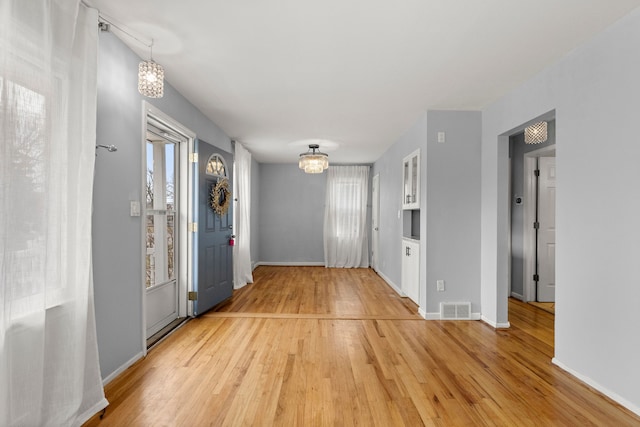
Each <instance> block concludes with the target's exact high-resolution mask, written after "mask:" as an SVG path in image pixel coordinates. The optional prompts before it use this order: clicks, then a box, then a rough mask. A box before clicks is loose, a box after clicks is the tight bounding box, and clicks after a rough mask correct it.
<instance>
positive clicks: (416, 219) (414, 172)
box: [402, 149, 420, 304]
mask: <svg viewBox="0 0 640 427" xmlns="http://www.w3.org/2000/svg"><path fill="white" fill-rule="evenodd" d="M402 209H403V214H402V291H403V292H404V293H405V295H406V296H407V297H409V298H411V300H413V301H414V302H415V303H416V304H419V302H418V301H419V296H420V149H418V150H416V151H414V152H413V153H411V154H409V155H408V156H407V157H405V158H404V159H403V160H402Z"/></svg>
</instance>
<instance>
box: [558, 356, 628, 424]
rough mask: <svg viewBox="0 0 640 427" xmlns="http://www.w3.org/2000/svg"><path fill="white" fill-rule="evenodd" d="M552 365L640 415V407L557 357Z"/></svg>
mask: <svg viewBox="0 0 640 427" xmlns="http://www.w3.org/2000/svg"><path fill="white" fill-rule="evenodd" d="M551 363H553V364H554V365H556V366H557V367H559V368H560V369H562V370H563V371H565V372H567V373H569V374H571V375H573V376H574V377H576V378H577V379H579V380H580V381H582V382H583V383H585V384H587V385H588V386H590V387H593V388H594V389H596V390H598V391H599V392H600V393H602V394H604V395H605V396H607V397H608V398H610V399H612V400H615V401H616V402H618V403H619V404H620V405H622V406H624V407H625V408H627V409H628V410H630V411H631V412H633V413H635V414H636V415H640V407H638V406H636V405H634V404H633V403H631V402H629V401H628V400H627V399H625V398H623V397H622V396H620V395H619V394H617V393H614V392H612V391H611V390H609V389H607V388H606V387H603V386H602V385H601V384H600V383H598V382H596V381H594V380H592V379H591V378H589V377H587V376H585V375H582V374H580V373H578V372H576V371H574V370H573V369H571V368H569V367H568V366H567V365H565V364H564V363H562V362H560V361H559V360H558V359H556V358H555V357H554V358H553V359H551Z"/></svg>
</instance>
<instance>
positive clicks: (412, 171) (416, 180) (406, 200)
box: [402, 149, 420, 209]
mask: <svg viewBox="0 0 640 427" xmlns="http://www.w3.org/2000/svg"><path fill="white" fill-rule="evenodd" d="M402 209H420V149H418V150H416V151H414V152H413V153H411V154H409V155H408V156H407V157H405V158H404V160H403V161H402Z"/></svg>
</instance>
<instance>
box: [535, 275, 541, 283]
mask: <svg viewBox="0 0 640 427" xmlns="http://www.w3.org/2000/svg"><path fill="white" fill-rule="evenodd" d="M533 281H534V282H539V281H540V276H538V275H537V274H534V275H533Z"/></svg>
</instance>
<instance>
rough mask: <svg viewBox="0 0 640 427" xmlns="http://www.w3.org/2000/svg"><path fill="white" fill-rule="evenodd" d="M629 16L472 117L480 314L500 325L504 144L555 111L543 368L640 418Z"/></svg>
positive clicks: (636, 110)
mask: <svg viewBox="0 0 640 427" xmlns="http://www.w3.org/2000/svg"><path fill="white" fill-rule="evenodd" d="M639 40H640V9H636V10H634V11H633V12H631V13H630V14H628V15H627V16H625V17H623V18H622V19H620V20H619V21H618V22H616V23H615V24H614V25H612V26H610V27H609V28H607V29H606V30H605V31H603V32H602V33H600V34H599V35H597V36H596V37H594V38H593V39H591V40H590V41H588V42H587V43H585V44H584V45H582V46H580V47H578V48H576V49H575V50H574V51H572V52H571V53H570V54H568V55H566V56H565V57H563V58H562V59H561V60H559V61H558V62H556V63H554V64H552V65H551V66H549V67H547V68H545V69H544V70H542V71H541V72H540V73H539V74H537V75H536V76H535V77H534V78H532V79H530V80H528V81H527V82H525V83H524V84H523V85H521V86H520V87H518V88H517V89H515V90H514V91H512V92H511V93H509V94H508V95H506V96H504V97H502V98H501V99H499V100H498V101H496V102H495V103H493V104H492V105H490V106H489V107H487V108H486V109H485V110H484V111H483V121H482V133H483V135H482V282H481V287H482V311H483V315H484V316H485V317H486V318H487V319H488V320H489V321H492V322H496V323H503V322H506V321H507V320H508V317H507V316H508V312H507V295H508V291H509V289H508V268H507V266H508V262H509V257H508V253H507V251H506V248H507V247H508V245H507V243H508V230H509V229H508V226H509V218H508V215H507V212H508V198H509V191H508V188H506V187H505V185H504V183H505V182H508V161H509V160H508V153H507V151H508V150H507V148H508V136H509V135H512V134H514V133H516V132H517V131H519V130H521V129H522V127H523V124H526V123H528V122H530V121H532V120H535V119H536V118H538V117H540V116H543V115H545V114H547V113H548V112H550V111H553V110H555V118H556V138H557V149H556V166H557V193H556V226H557V234H556V241H557V250H556V284H557V285H556V307H557V310H556V316H555V358H554V362H555V363H556V364H559V365H560V366H562V367H564V368H565V369H567V370H569V371H570V372H572V373H574V374H575V375H577V376H579V377H580V378H581V379H583V380H585V381H587V382H588V383H589V384H591V385H592V386H594V387H596V388H597V389H599V390H601V391H603V392H604V393H606V394H608V395H609V396H611V397H613V398H614V399H615V400H617V401H618V402H620V403H622V404H624V405H625V406H627V407H628V408H630V409H632V410H633V411H634V412H636V413H640V387H638V384H640V369H638V360H637V359H638V358H637V355H638V354H640V334H637V333H629V328H632V329H631V330H633V328H634V326H635V325H637V324H638V315H637V313H638V307H637V305H638V301H639V300H640V286H638V277H640V263H638V260H639V259H640V245H638V241H639V240H640V221H638V213H639V212H640V191H638V183H640V168H639V167H638V159H639V158H640V144H638V129H637V123H638V117H640V103H639V102H638V99H640V55H638V41H639Z"/></svg>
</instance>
